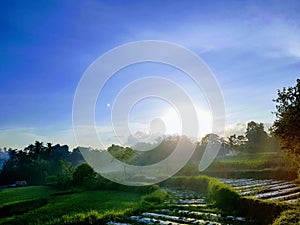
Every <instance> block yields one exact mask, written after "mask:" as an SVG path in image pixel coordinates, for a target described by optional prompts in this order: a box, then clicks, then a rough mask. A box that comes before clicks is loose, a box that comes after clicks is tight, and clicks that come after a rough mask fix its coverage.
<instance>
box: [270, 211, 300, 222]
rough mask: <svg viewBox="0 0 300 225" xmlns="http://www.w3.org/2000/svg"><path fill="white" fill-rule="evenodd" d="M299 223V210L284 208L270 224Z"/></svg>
mask: <svg viewBox="0 0 300 225" xmlns="http://www.w3.org/2000/svg"><path fill="white" fill-rule="evenodd" d="M294 224H300V210H299V209H298V210H297V209H294V210H286V211H284V212H282V213H281V214H280V217H278V218H277V219H276V220H275V221H274V223H273V224H272V225H294Z"/></svg>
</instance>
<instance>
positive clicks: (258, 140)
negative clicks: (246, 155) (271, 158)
mask: <svg viewBox="0 0 300 225" xmlns="http://www.w3.org/2000/svg"><path fill="white" fill-rule="evenodd" d="M245 134H246V138H247V139H248V141H247V143H246V149H247V151H248V152H252V153H255V152H261V151H264V150H265V147H266V143H267V140H268V134H267V132H265V131H264V124H263V123H256V122H254V121H251V122H249V123H248V124H247V130H246V132H245Z"/></svg>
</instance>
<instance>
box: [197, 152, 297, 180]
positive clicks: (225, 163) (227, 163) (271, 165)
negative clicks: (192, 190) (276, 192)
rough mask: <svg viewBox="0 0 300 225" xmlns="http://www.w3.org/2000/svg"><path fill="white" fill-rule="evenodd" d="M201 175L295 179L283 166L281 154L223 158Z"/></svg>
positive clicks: (242, 154) (267, 153) (295, 175)
mask: <svg viewBox="0 0 300 225" xmlns="http://www.w3.org/2000/svg"><path fill="white" fill-rule="evenodd" d="M203 174H207V175H209V176H213V177H214V176H217V177H234V178H258V179H271V178H273V179H289V180H293V179H295V178H296V177H297V174H295V173H293V172H292V171H289V169H288V168H287V166H286V165H285V163H284V160H283V156H282V154H280V153H272V152H265V153H256V154H249V153H241V154H239V155H236V156H225V157H223V158H219V159H216V160H215V161H214V162H213V163H212V164H211V165H210V167H209V168H208V169H207V170H206V171H205V172H203Z"/></svg>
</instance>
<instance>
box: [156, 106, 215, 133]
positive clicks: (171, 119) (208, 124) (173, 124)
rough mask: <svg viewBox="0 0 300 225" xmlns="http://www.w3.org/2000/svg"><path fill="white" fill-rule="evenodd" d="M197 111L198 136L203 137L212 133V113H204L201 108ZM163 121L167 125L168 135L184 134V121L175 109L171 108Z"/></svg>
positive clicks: (197, 108)
mask: <svg viewBox="0 0 300 225" xmlns="http://www.w3.org/2000/svg"><path fill="white" fill-rule="evenodd" d="M195 109H196V112H197V116H198V126H199V132H198V136H199V137H203V136H204V135H206V134H208V133H211V132H212V116H211V113H210V112H207V111H204V110H202V109H201V108H200V107H195ZM187 119H188V118H187ZM162 120H163V122H164V123H165V127H166V134H179V135H181V134H182V120H181V117H180V114H179V113H177V111H176V110H175V109H174V108H169V109H168V111H167V112H166V113H165V114H164V115H163V117H162Z"/></svg>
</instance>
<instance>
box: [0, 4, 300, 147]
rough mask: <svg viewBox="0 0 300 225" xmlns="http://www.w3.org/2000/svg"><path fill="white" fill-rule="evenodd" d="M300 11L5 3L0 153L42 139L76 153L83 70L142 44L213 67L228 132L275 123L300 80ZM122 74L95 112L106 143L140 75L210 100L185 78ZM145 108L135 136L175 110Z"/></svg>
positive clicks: (290, 7) (157, 69)
mask: <svg viewBox="0 0 300 225" xmlns="http://www.w3.org/2000/svg"><path fill="white" fill-rule="evenodd" d="M299 11H300V3H299V1H222V2H221V1H216V2H214V3H212V2H211V1H127V2H126V3H125V2H124V1H2V2H1V7H0V26H1V34H0V59H1V61H0V81H1V82H0V147H4V146H7V147H17V148H23V147H25V146H27V145H28V144H30V143H32V142H34V141H35V140H41V141H44V142H53V143H61V144H69V145H70V146H71V147H74V146H76V142H75V138H74V136H73V132H72V103H73V97H74V94H75V91H76V87H77V85H78V83H79V81H80V78H81V76H82V75H83V73H84V71H85V70H86V69H87V68H88V66H89V65H90V64H91V63H92V62H93V61H94V60H95V59H96V58H98V57H99V56H101V55H102V54H104V53H105V52H106V51H108V50H110V49H112V48H114V47H116V46H118V45H121V44H125V43H127V42H133V41H140V40H164V41H170V42H174V43H177V44H179V45H182V46H184V47H186V48H188V49H191V50H192V51H193V52H195V53H196V54H197V55H199V56H200V57H201V58H202V59H203V60H204V61H205V62H206V63H207V65H208V66H209V67H210V68H211V70H212V71H213V72H214V74H215V76H216V79H217V80H218V82H219V85H220V87H221V89H222V91H223V95H224V99H225V105H226V130H227V131H228V133H230V132H241V131H242V130H243V129H244V128H245V126H244V125H243V124H245V123H246V122H248V121H250V120H255V121H258V122H264V123H272V122H273V121H274V115H272V114H271V111H274V110H275V106H274V103H273V102H272V99H274V98H276V90H277V89H279V88H282V87H284V86H291V85H294V84H295V82H296V79H297V78H299V70H300V14H299ZM145 71H148V72H145ZM149 71H151V73H150V72H149ZM120 73H122V75H120V76H119V77H118V76H115V77H113V78H112V79H111V80H110V81H109V82H108V83H107V85H106V86H105V88H104V90H103V95H102V97H101V98H99V101H98V103H97V105H98V113H97V118H96V122H97V126H99V129H100V130H101V131H99V132H100V133H101V132H103V133H102V134H100V135H104V136H105V139H106V140H107V142H109V141H111V140H113V139H111V137H110V135H111V129H106V128H107V127H108V123H109V119H110V110H109V109H110V107H109V106H110V104H112V101H113V99H114V97H115V96H116V95H117V93H118V91H120V90H121V89H122V88H123V87H124V86H125V85H127V84H129V83H130V82H132V81H133V80H134V79H137V78H140V77H142V75H144V76H146V75H162V74H164V76H165V77H167V78H170V79H172V80H174V81H175V82H180V83H181V84H182V87H183V88H185V89H186V90H188V92H189V94H190V95H193V97H194V98H195V100H196V101H198V103H199V105H198V106H199V108H202V107H203V110H204V111H205V112H206V108H205V107H206V106H205V104H204V102H205V101H204V100H203V96H201V94H199V96H198V94H197V92H196V91H195V92H193V85H192V84H191V82H190V81H189V80H188V79H186V78H184V77H183V76H182V74H180V73H179V72H178V71H175V70H172V69H170V68H167V67H163V66H159V65H144V66H137V67H136V68H128V69H125V70H124V71H121V72H120ZM197 98H198V99H197ZM202 103H203V105H202ZM108 104H109V105H108ZM143 104H144V106H143V105H140V106H139V105H137V106H136V108H135V109H133V110H132V113H133V114H132V115H131V117H130V118H131V119H132V124H135V125H134V126H135V128H133V129H135V131H137V130H138V129H145V128H143V126H144V125H145V124H146V123H147V122H148V121H149V120H150V119H151V118H152V117H153V116H154V117H160V116H161V117H163V116H164V115H166V111H168V106H167V105H166V104H165V103H163V102H161V101H157V100H153V101H152V102H144V103H143ZM145 105H147V107H145ZM158 108H159V109H162V110H153V109H158ZM170 118H171V117H170ZM135 131H134V132H135ZM91 145H93V143H91Z"/></svg>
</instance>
